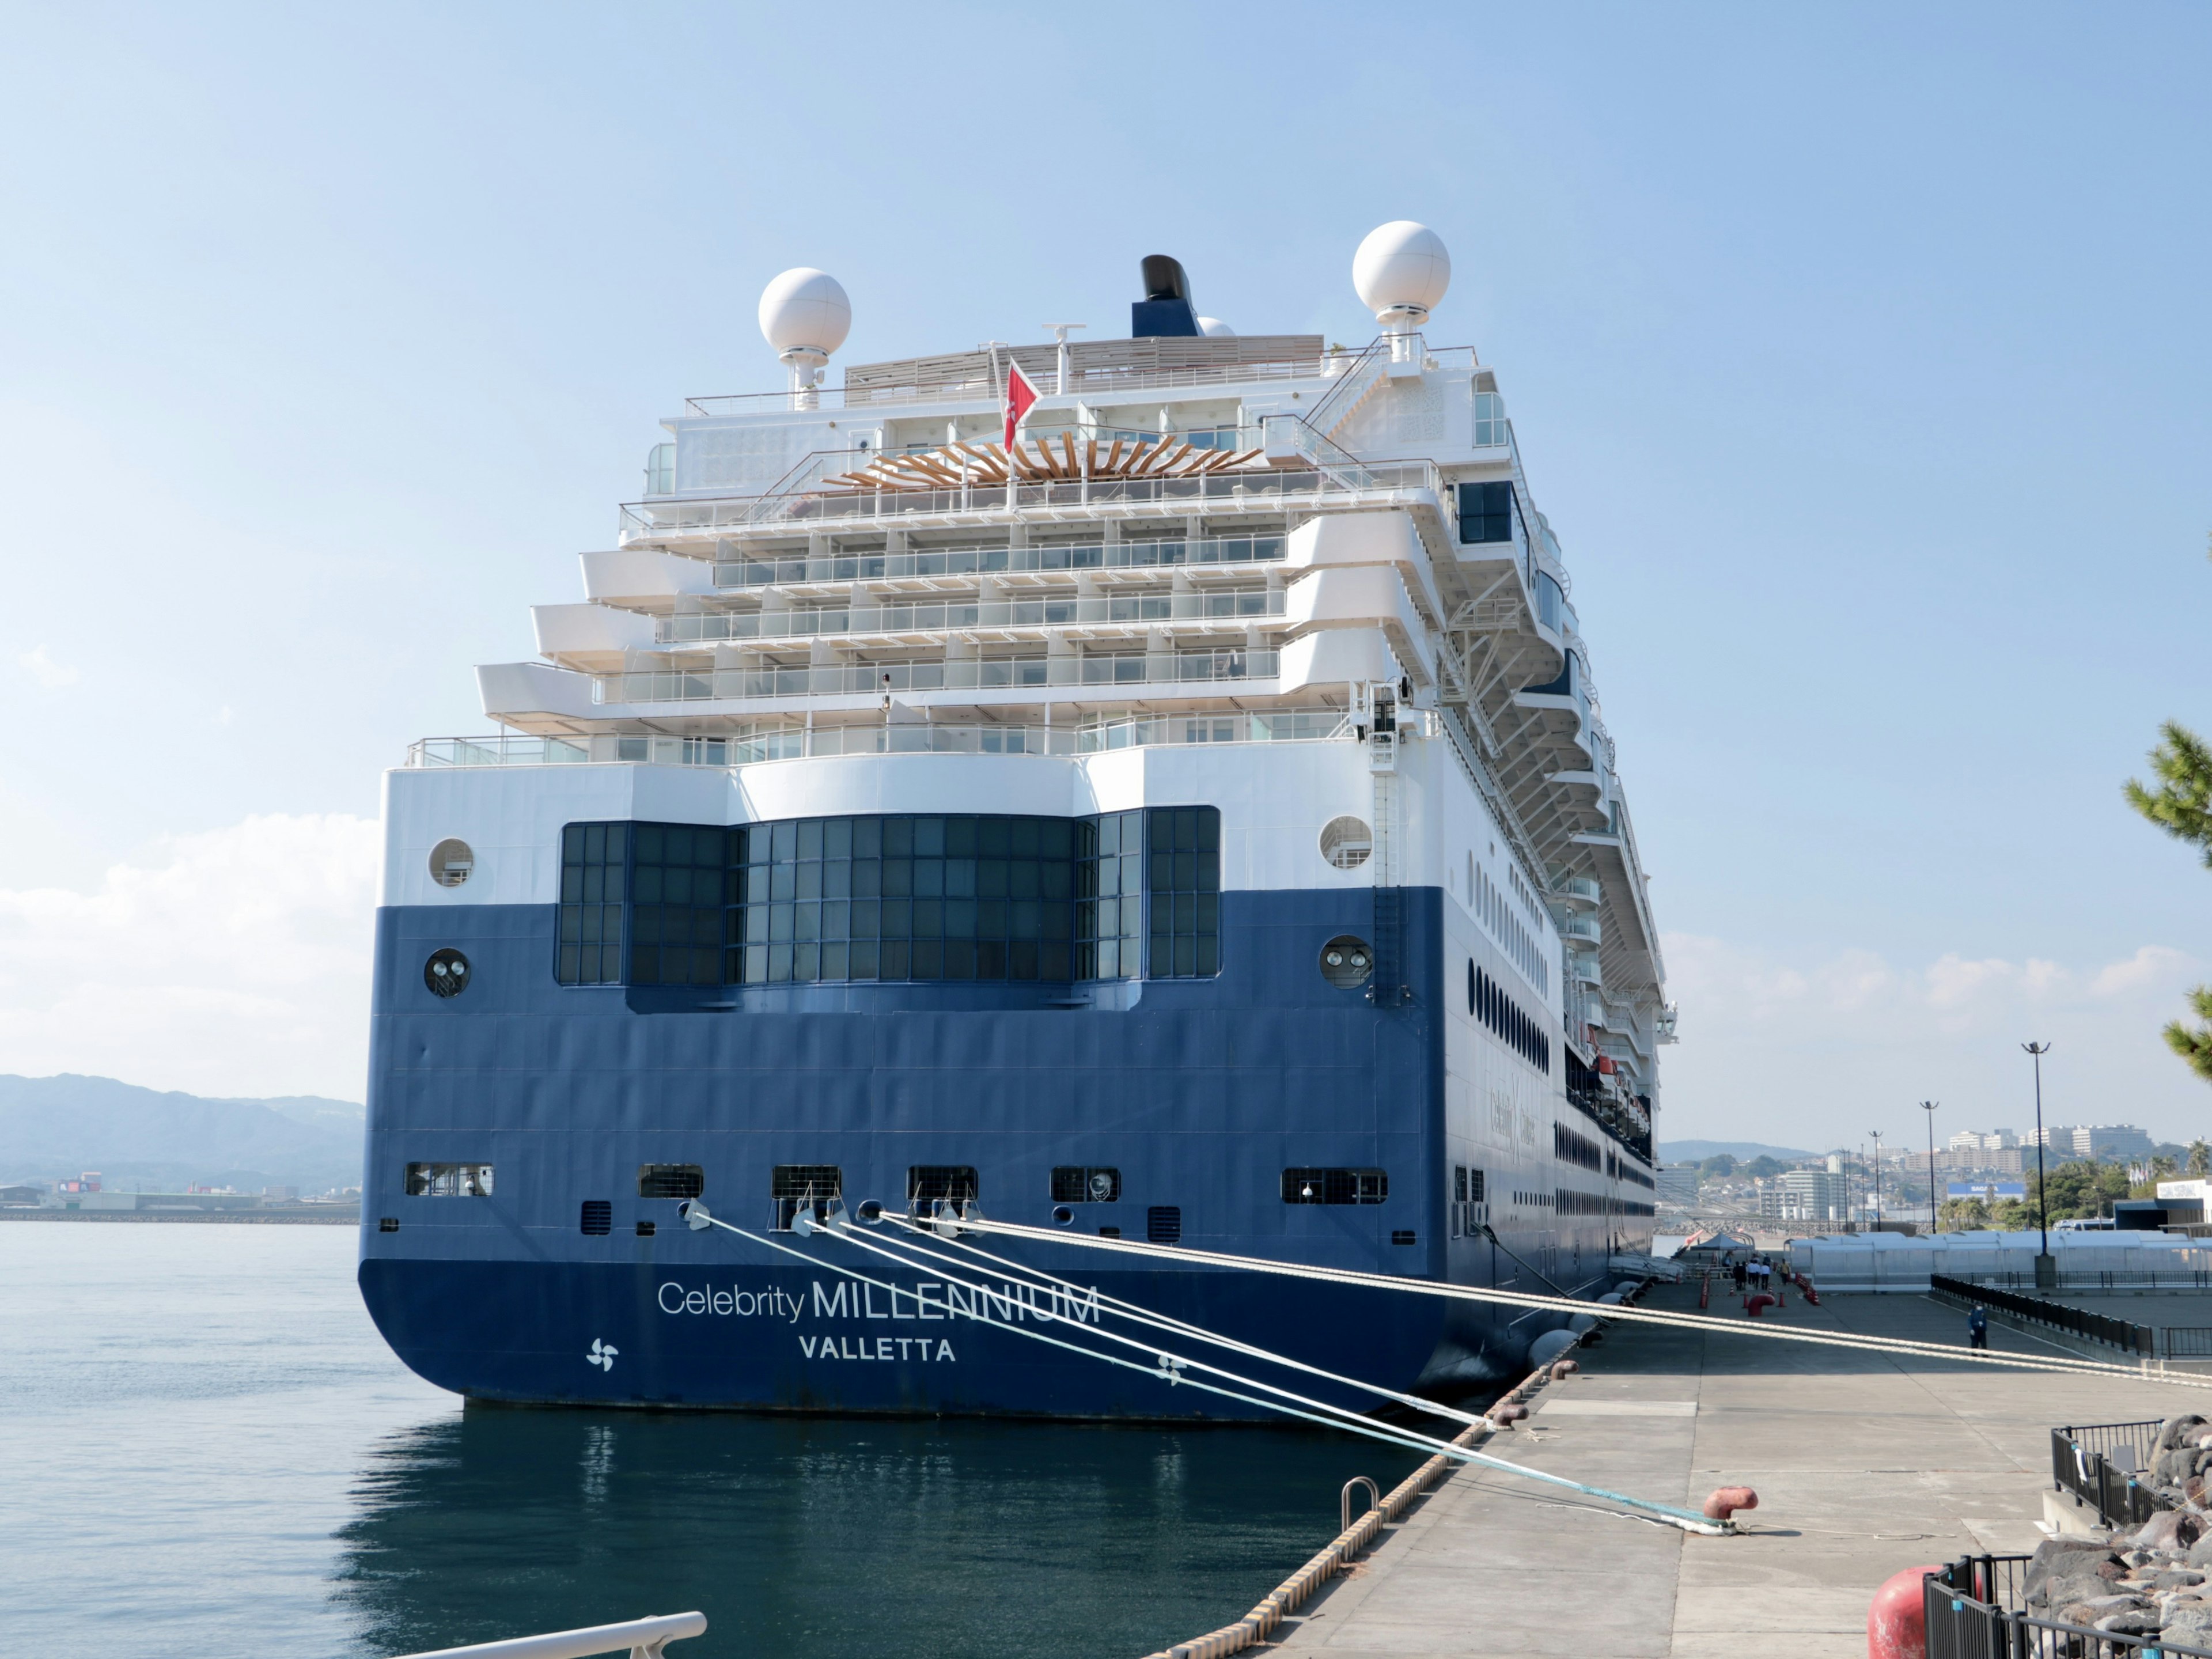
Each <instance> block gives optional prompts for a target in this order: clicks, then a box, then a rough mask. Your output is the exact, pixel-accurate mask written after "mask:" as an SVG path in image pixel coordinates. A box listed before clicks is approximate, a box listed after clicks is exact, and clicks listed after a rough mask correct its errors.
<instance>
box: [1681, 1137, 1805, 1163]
mask: <svg viewBox="0 0 2212 1659" xmlns="http://www.w3.org/2000/svg"><path fill="white" fill-rule="evenodd" d="M1723 1152H1726V1153H1727V1154H1728V1155H1729V1157H1730V1158H1735V1160H1736V1161H1737V1162H1738V1163H1748V1162H1750V1160H1751V1159H1753V1158H1778V1159H1780V1160H1781V1161H1782V1162H1783V1163H1784V1164H1788V1163H1791V1162H1793V1161H1795V1160H1796V1159H1797V1158H1818V1157H1819V1156H1820V1154H1819V1153H1818V1152H1805V1151H1802V1150H1801V1149H1800V1148H1797V1147H1795V1146H1768V1145H1766V1144H1765V1142H1764V1141H1759V1140H1662V1141H1661V1142H1660V1143H1659V1161H1660V1162H1661V1163H1662V1164H1702V1163H1704V1162H1705V1160H1706V1159H1707V1158H1718V1157H1719V1156H1720V1155H1721V1154H1722V1153H1723Z"/></svg>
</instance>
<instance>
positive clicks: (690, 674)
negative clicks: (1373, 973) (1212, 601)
mask: <svg viewBox="0 0 2212 1659" xmlns="http://www.w3.org/2000/svg"><path fill="white" fill-rule="evenodd" d="M1278 671H1279V653H1277V652H1274V651H1252V650H1242V649H1240V650H1233V651H1186V652H1161V653H1154V654H1150V655H1144V656H1136V655H1131V656H1115V657H1103V656H1100V657H1021V658H1006V657H990V658H969V659H964V660H959V661H951V662H945V661H932V662H899V663H852V664H842V663H841V664H831V665H821V666H815V667H806V668H699V669H674V670H649V671H641V672H631V673H624V674H602V675H598V676H595V677H594V678H593V679H592V702H595V703H641V702H722V701H726V700H735V699H741V698H767V697H853V696H863V697H864V696H875V695H877V694H881V695H883V696H893V695H896V694H898V693H902V692H908V691H996V690H1023V689H1025V688H1029V687H1048V686H1097V687H1108V686H1135V685H1176V684H1221V683H1242V682H1244V681H1248V680H1272V679H1273V678H1274V677H1275V675H1276V673H1277V672H1278Z"/></svg>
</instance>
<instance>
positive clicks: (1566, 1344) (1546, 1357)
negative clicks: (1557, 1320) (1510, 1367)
mask: <svg viewBox="0 0 2212 1659" xmlns="http://www.w3.org/2000/svg"><path fill="white" fill-rule="evenodd" d="M1576 1318H1577V1319H1589V1315H1588V1314H1577V1315H1576ZM1590 1322H1591V1323H1592V1324H1595V1323H1596V1321H1595V1320H1591V1321H1590ZM1579 1334H1581V1333H1579V1332H1577V1331H1546V1332H1545V1333H1544V1334H1542V1335H1541V1336H1540V1337H1538V1338H1537V1339H1536V1340H1534V1342H1531V1343H1530V1344H1529V1345H1528V1363H1529V1364H1531V1365H1534V1366H1540V1367H1541V1366H1544V1365H1548V1364H1551V1363H1552V1362H1553V1360H1555V1359H1558V1358H1561V1357H1562V1356H1563V1355H1565V1353H1566V1352H1568V1351H1569V1350H1571V1348H1573V1346H1575V1338H1576V1337H1577V1336H1578V1335H1579Z"/></svg>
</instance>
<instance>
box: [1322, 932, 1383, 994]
mask: <svg viewBox="0 0 2212 1659" xmlns="http://www.w3.org/2000/svg"><path fill="white" fill-rule="evenodd" d="M1374 972H1375V952H1374V951H1372V950H1371V949H1370V948H1369V946H1368V943H1367V941H1366V940H1365V939H1354V938H1353V937H1352V935H1351V934H1349V933H1340V934H1338V935H1337V936H1336V937H1335V938H1334V939H1331V940H1329V942H1328V944H1326V945H1322V947H1321V976H1322V978H1323V979H1325V980H1327V981H1328V982H1329V983H1330V984H1331V985H1334V986H1335V987H1337V989H1339V990H1340V991H1353V990H1357V989H1358V987H1361V986H1363V985H1364V984H1366V983H1367V981H1368V979H1369V977H1370V975H1373V973H1374Z"/></svg>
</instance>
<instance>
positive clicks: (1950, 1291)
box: [1928, 1273, 2158, 1359]
mask: <svg viewBox="0 0 2212 1659" xmlns="http://www.w3.org/2000/svg"><path fill="white" fill-rule="evenodd" d="M1928 1289H1929V1294H1931V1295H1934V1296H1940V1297H1945V1298H1947V1299H1948V1300H1950V1301H1953V1302H1965V1303H1979V1304H1981V1305H1982V1306H1983V1307H1985V1308H1995V1309H1997V1310H2001V1311H2002V1312H2005V1313H2008V1314H2010V1315H2012V1316H2014V1317H2015V1319H2025V1320H2027V1321H2029V1322H2032V1323H2034V1324H2038V1325H2047V1326H2049V1327H2050V1328H2051V1329H2052V1330H2055V1331H2066V1332H2069V1333H2070V1334H2073V1335H2075V1336H2080V1337H2086V1338H2087V1339H2088V1340H2090V1341H2092V1342H2109V1343H2111V1344H2112V1346H2114V1347H2116V1348H2124V1349H2126V1350H2127V1351H2128V1352H2130V1353H2136V1354H2141V1355H2142V1357H2143V1358H2146V1359H2148V1358H2152V1357H2153V1356H2154V1354H2155V1353H2156V1352H2157V1346H2158V1345H2157V1341H2156V1334H2155V1333H2154V1331H2153V1330H2152V1329H2151V1328H2150V1327H2149V1326H2148V1325H2132V1324H2130V1323H2129V1322H2127V1321H2126V1320H2124V1319H2114V1318H2113V1317H2112V1316H2111V1315H2109V1314H2100V1313H2090V1312H2088V1311H2087V1310H2085V1309H2081V1308H2069V1307H2068V1306H2067V1305H2066V1304H2064V1303H2063V1302H2051V1301H2046V1300H2045V1298H2043V1297H2039V1296H2016V1295H2015V1294H2014V1293H2013V1292H2012V1291H2001V1290H1998V1289H1996V1287H1995V1286H1994V1285H1974V1284H1970V1283H1969V1282H1968V1281H1966V1279H1949V1278H1947V1277H1945V1276H1944V1275H1943V1274H1942V1273H1930V1274H1929V1278H1928Z"/></svg>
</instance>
